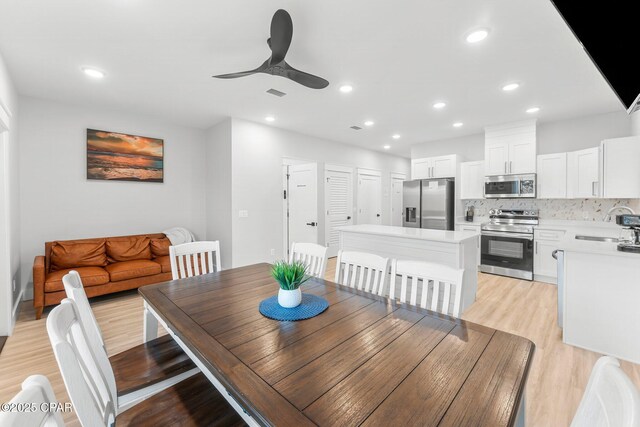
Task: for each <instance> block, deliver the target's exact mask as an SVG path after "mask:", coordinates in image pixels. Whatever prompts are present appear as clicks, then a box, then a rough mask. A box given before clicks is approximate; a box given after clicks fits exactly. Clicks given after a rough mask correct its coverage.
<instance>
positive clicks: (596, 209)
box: [463, 199, 640, 221]
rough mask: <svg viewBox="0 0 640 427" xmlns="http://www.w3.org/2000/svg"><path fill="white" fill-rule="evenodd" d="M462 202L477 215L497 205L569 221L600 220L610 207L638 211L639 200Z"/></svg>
mask: <svg viewBox="0 0 640 427" xmlns="http://www.w3.org/2000/svg"><path fill="white" fill-rule="evenodd" d="M463 204H464V210H463V212H465V211H466V209H467V207H468V206H473V208H474V212H475V216H477V217H482V216H489V209H500V208H507V209H524V210H527V209H538V210H539V211H540V218H541V219H560V220H570V221H601V220H602V217H603V216H604V215H605V214H606V213H607V211H608V210H609V209H610V208H611V207H613V206H629V207H630V208H631V209H633V210H634V211H636V213H640V199H533V200H531V199H528V200H527V199H508V200H500V199H483V200H465V201H463ZM618 213H619V212H618ZM615 214H616V212H614V215H615Z"/></svg>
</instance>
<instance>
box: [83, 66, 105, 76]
mask: <svg viewBox="0 0 640 427" xmlns="http://www.w3.org/2000/svg"><path fill="white" fill-rule="evenodd" d="M82 71H84V73H85V74H86V75H87V76H89V77H92V78H94V79H102V78H104V72H102V71H100V70H96V69H95V68H88V67H85V68H83V69H82Z"/></svg>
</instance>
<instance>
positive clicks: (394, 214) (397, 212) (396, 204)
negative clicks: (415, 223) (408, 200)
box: [391, 174, 406, 227]
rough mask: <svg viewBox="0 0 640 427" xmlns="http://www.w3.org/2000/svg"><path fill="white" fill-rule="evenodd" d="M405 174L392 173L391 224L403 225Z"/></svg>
mask: <svg viewBox="0 0 640 427" xmlns="http://www.w3.org/2000/svg"><path fill="white" fill-rule="evenodd" d="M405 178H406V177H405V176H404V175H401V174H392V175H391V225H394V226H396V227H402V183H403V182H404V180H405Z"/></svg>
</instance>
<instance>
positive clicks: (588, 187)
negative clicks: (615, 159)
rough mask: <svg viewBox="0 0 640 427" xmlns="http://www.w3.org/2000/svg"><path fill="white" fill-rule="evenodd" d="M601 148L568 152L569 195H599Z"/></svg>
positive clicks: (569, 196) (577, 197)
mask: <svg viewBox="0 0 640 427" xmlns="http://www.w3.org/2000/svg"><path fill="white" fill-rule="evenodd" d="M599 170H600V148H599V147H594V148H587V149H585V150H580V151H572V152H570V153H567V197H568V198H570V199H582V198H594V197H599V196H600V193H599V183H600V181H599V180H600V178H599V175H600V174H599Z"/></svg>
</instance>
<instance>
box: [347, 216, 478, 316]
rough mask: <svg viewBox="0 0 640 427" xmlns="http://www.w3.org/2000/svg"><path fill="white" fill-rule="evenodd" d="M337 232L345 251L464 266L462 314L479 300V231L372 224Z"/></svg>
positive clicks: (458, 266) (455, 266)
mask: <svg viewBox="0 0 640 427" xmlns="http://www.w3.org/2000/svg"><path fill="white" fill-rule="evenodd" d="M338 231H339V232H340V249H342V250H346V251H361V252H369V253H373V254H377V255H381V256H384V257H388V258H396V259H409V260H417V261H427V262H433V263H438V264H444V265H448V266H450V267H454V268H460V269H463V270H464V277H463V283H462V295H461V299H462V303H461V313H462V312H464V310H465V309H466V308H467V307H469V306H470V305H471V304H473V302H474V301H475V300H476V291H477V289H478V274H477V273H478V268H477V256H478V255H477V253H478V251H479V248H478V235H477V233H473V232H470V231H444V230H428V229H421V228H406V227H392V226H387V225H370V224H361V225H349V226H345V227H340V228H338ZM396 295H398V293H397V292H396Z"/></svg>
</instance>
